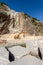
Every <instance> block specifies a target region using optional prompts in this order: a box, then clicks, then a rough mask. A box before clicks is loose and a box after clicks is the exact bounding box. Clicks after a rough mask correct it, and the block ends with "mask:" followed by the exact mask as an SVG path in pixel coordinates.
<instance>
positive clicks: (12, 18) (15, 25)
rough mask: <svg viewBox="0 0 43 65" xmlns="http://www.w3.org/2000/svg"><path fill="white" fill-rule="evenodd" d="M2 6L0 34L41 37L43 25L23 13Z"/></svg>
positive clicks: (0, 11) (0, 9) (0, 10)
mask: <svg viewBox="0 0 43 65" xmlns="http://www.w3.org/2000/svg"><path fill="white" fill-rule="evenodd" d="M3 5H4V6H3ZM3 5H1V4H0V6H1V7H2V8H1V7H0V34H12V33H13V34H15V33H18V34H20V35H21V34H22V35H23V36H26V35H28V36H29V35H32V36H34V35H35V36H43V23H42V22H40V20H38V19H36V18H33V17H31V16H29V15H28V14H26V13H24V12H16V11H14V10H11V9H10V8H9V7H8V6H7V5H6V4H3ZM5 7H6V8H5ZM3 8H4V9H3ZM3 10H4V11H3ZM3 13H5V14H6V15H5V14H3ZM3 16H5V17H3ZM1 26H2V27H1Z"/></svg>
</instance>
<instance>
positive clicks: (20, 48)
mask: <svg viewBox="0 0 43 65" xmlns="http://www.w3.org/2000/svg"><path fill="white" fill-rule="evenodd" d="M11 58H12V59H11ZM11 60H12V61H11ZM0 65H43V23H42V22H40V21H39V20H38V19H36V18H33V17H31V16H29V15H27V14H26V13H24V12H16V11H14V10H11V9H10V8H9V7H8V5H6V4H5V3H0Z"/></svg>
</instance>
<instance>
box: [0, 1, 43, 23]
mask: <svg viewBox="0 0 43 65" xmlns="http://www.w3.org/2000/svg"><path fill="white" fill-rule="evenodd" d="M0 2H4V3H6V4H8V6H9V7H10V8H11V9H13V10H15V11H18V12H25V13H27V14H28V15H30V16H32V17H35V18H37V19H39V20H40V21H42V22H43V0H0Z"/></svg>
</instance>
